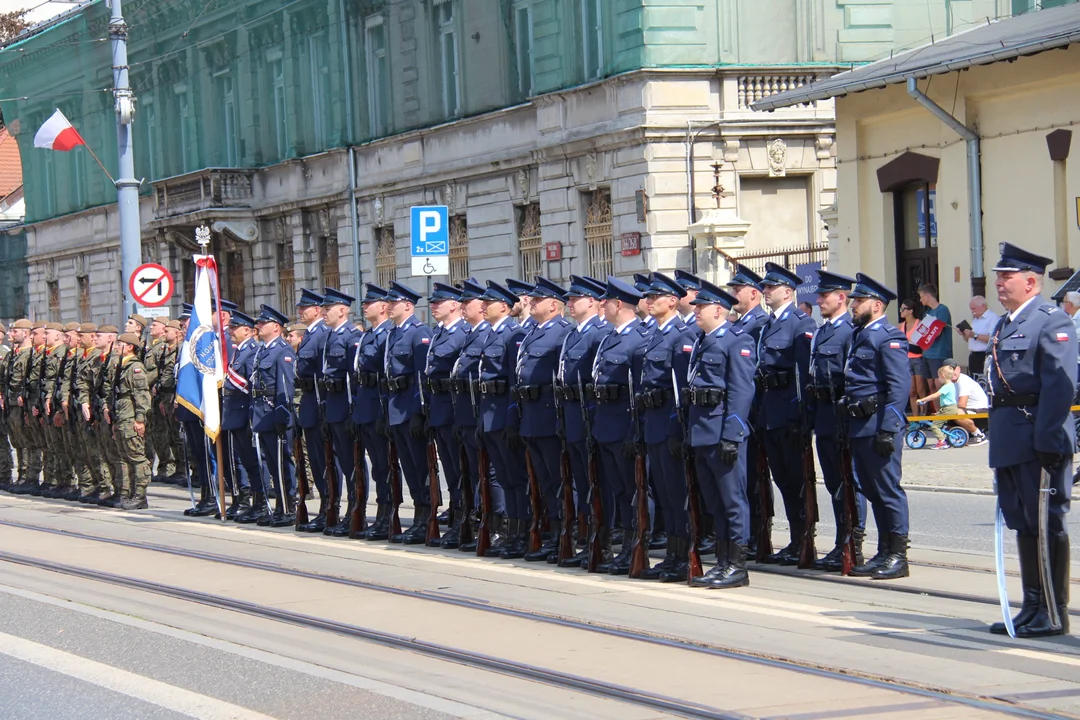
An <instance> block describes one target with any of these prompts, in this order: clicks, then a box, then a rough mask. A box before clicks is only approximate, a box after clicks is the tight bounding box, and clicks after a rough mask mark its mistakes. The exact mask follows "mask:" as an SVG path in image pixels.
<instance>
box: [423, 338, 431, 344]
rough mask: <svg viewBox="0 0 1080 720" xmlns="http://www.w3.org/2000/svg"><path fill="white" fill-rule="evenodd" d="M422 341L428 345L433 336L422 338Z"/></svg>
mask: <svg viewBox="0 0 1080 720" xmlns="http://www.w3.org/2000/svg"><path fill="white" fill-rule="evenodd" d="M420 342H421V343H423V344H424V345H427V344H429V343H430V342H431V338H420Z"/></svg>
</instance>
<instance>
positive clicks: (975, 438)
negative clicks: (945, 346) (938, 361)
mask: <svg viewBox="0 0 1080 720" xmlns="http://www.w3.org/2000/svg"><path fill="white" fill-rule="evenodd" d="M943 365H944V366H945V367H949V368H952V371H953V374H952V381H953V383H954V384H955V385H956V406H957V407H958V408H960V412H961V413H983V412H987V411H989V409H990V398H989V397H987V396H986V391H985V390H983V389H982V386H981V385H979V383H977V382H975V380H974V379H972V378H971V376H969V375H966V374H964V373H962V372H960V366H959V365H958V364H957V362H956V361H955V360H953V359H952V358H949V359H948V360H946V361H945V362H944V363H943ZM956 424H957V425H959V426H960V427H962V428H964V429H965V430H967V432H968V435H969V436H970V437H971V441H970V442H969V443H968V444H969V445H982V444H983V443H984V442H986V435H984V434H983V432H982V431H981V430H979V428H978V427H976V426H975V421H974V420H957V421H956Z"/></svg>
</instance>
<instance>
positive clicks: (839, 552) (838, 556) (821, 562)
mask: <svg viewBox="0 0 1080 720" xmlns="http://www.w3.org/2000/svg"><path fill="white" fill-rule="evenodd" d="M843 556H844V546H843V545H837V546H836V547H834V548H833V549H832V550H830V551H829V552H828V553H826V554H825V555H824V557H820V558H818V559H817V560H815V561H814V569H815V570H824V571H826V572H840V563H841V560H842V559H843Z"/></svg>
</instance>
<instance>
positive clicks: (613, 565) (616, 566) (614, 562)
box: [597, 528, 634, 575]
mask: <svg viewBox="0 0 1080 720" xmlns="http://www.w3.org/2000/svg"><path fill="white" fill-rule="evenodd" d="M633 532H634V531H633V529H632V528H623V538H624V540H623V544H622V547H621V548H619V554H618V555H616V556H615V557H613V558H611V561H610V562H605V563H601V564H600V566H599V567H598V568H597V570H599V571H600V572H606V573H609V574H611V575H629V574H630V557H631V555H632V554H633V553H632V548H633V543H631V542H627V541H626V540H625V538H629V537H632V535H633Z"/></svg>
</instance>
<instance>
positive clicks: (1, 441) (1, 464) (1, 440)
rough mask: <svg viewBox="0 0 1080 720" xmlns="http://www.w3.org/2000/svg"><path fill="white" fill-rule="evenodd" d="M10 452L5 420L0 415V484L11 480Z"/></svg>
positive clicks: (12, 464) (12, 465) (11, 463)
mask: <svg viewBox="0 0 1080 720" xmlns="http://www.w3.org/2000/svg"><path fill="white" fill-rule="evenodd" d="M11 450H12V448H11V443H10V441H9V440H8V423H7V418H6V417H4V416H3V415H0V483H8V482H11V480H12V476H13V471H14V465H15V463H14V462H12V459H11Z"/></svg>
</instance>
